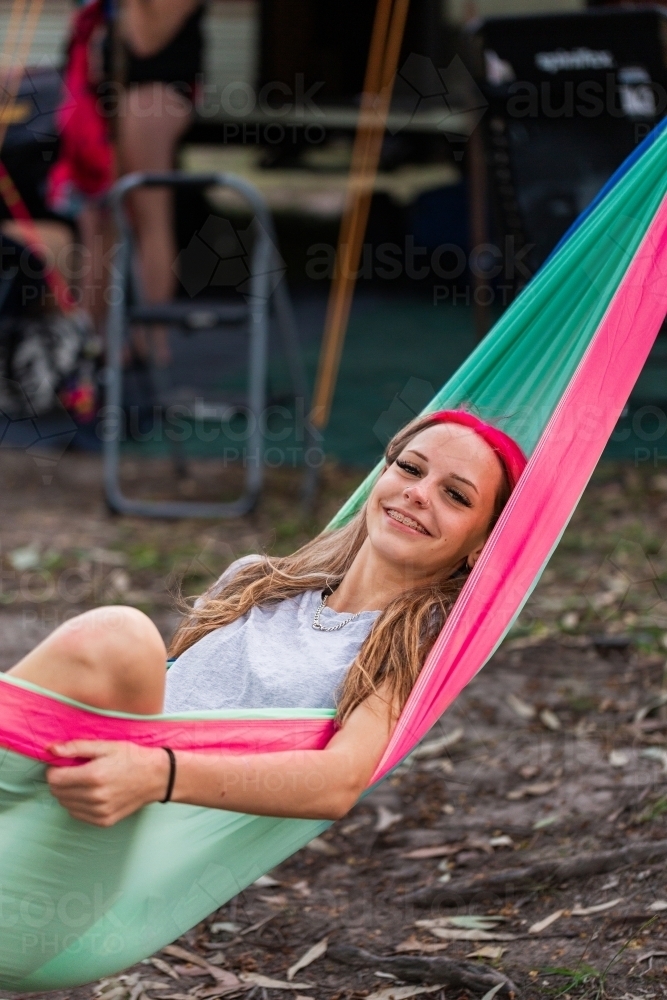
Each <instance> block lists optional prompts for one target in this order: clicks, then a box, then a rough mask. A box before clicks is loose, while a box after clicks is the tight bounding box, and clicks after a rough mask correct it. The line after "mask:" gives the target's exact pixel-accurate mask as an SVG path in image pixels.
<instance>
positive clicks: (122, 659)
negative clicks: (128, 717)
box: [9, 606, 167, 715]
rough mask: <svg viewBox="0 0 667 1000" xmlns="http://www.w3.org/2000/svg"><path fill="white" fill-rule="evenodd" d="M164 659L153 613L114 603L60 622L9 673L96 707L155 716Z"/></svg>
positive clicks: (159, 705)
mask: <svg viewBox="0 0 667 1000" xmlns="http://www.w3.org/2000/svg"><path fill="white" fill-rule="evenodd" d="M166 658H167V653H166V650H165V646H164V642H163V641H162V637H161V636H160V633H159V632H158V630H157V628H156V627H155V625H154V624H153V622H152V621H151V620H150V618H148V617H147V616H146V615H145V614H143V612H141V611H138V610H137V609H136V608H128V607H118V606H110V607H105V608H95V609H94V610H93V611H86V612H84V614H82V615H78V616H77V617H76V618H72V619H70V621H67V622H65V623H64V624H63V625H60V626H59V627H58V628H57V629H56V630H55V632H52V633H51V635H50V636H48V637H47V638H46V639H45V640H44V641H43V642H41V643H40V644H39V646H37V647H36V648H35V649H33V651H32V652H31V653H28V655H27V656H25V657H24V658H23V659H22V660H21V661H20V662H19V663H17V664H16V666H14V667H12V669H11V670H10V671H9V673H10V674H11V675H13V676H14V677H20V678H22V679H23V680H26V681H31V682H32V683H33V684H38V685H39V686H40V687H45V688H47V689H48V690H49V691H55V692H56V693H57V694H62V695H65V696H66V697H67V698H73V699H74V700H75V701H81V702H84V704H86V705H91V706H92V707H94V708H105V709H112V710H115V711H122V712H132V713H136V714H137V715H155V714H157V713H158V712H161V711H162V705H163V702H164V686H165V679H166V669H165V661H166Z"/></svg>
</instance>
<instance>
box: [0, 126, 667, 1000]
mask: <svg viewBox="0 0 667 1000" xmlns="http://www.w3.org/2000/svg"><path fill="white" fill-rule="evenodd" d="M666 192H667V139H666V137H665V135H664V134H662V135H661V136H659V138H657V139H656V141H655V142H654V144H653V145H652V146H650V148H648V149H647V151H646V152H645V153H644V154H643V156H642V157H641V158H640V159H638V161H637V162H636V163H634V164H633V165H632V166H631V168H630V169H629V170H627V172H626V173H625V175H624V176H622V177H621V178H620V179H619V180H618V182H617V183H616V184H615V186H614V187H613V188H612V190H611V191H610V192H609V193H608V195H607V197H606V198H605V199H604V200H603V201H602V202H601V204H599V205H598V206H597V207H596V208H595V210H594V211H593V212H591V213H590V215H589V216H588V218H586V219H585V221H584V222H583V223H582V224H581V226H580V227H579V228H578V229H577V230H576V231H575V232H574V233H573V235H572V236H571V237H570V239H569V240H568V241H567V243H566V244H565V246H564V247H562V248H561V250H560V251H559V252H558V253H557V254H556V256H555V257H554V258H553V259H552V260H551V261H549V262H548V264H547V265H546V266H545V267H544V269H543V270H542V271H541V272H540V273H539V274H538V275H537V276H536V277H535V279H534V280H533V281H532V282H531V284H530V286H529V287H528V288H527V289H526V290H525V291H524V292H523V294H522V295H521V296H520V297H519V299H518V300H517V301H516V302H515V303H514V304H513V305H512V306H511V308H510V309H508V310H507V312H506V313H505V315H504V316H503V317H502V319H501V320H500V322H499V323H498V324H497V325H496V327H495V328H494V330H493V331H492V332H491V333H490V334H489V335H488V336H487V337H486V339H485V340H484V341H483V342H482V343H481V344H480V346H479V347H478V348H477V349H476V350H475V352H474V353H473V354H472V355H471V356H470V357H469V358H468V360H467V361H466V362H465V364H464V365H463V366H462V367H461V369H460V371H459V372H458V373H457V374H456V375H455V376H454V377H453V378H452V379H451V380H450V382H449V383H448V384H447V385H446V386H445V387H444V388H443V389H442V390H441V392H440V393H438V395H437V396H436V398H435V399H434V400H433V402H432V404H431V408H439V407H442V406H448V407H452V406H456V405H458V404H461V403H471V404H473V405H474V406H475V407H477V408H478V409H479V410H480V411H481V413H482V415H483V416H485V417H488V418H489V419H492V420H493V419H496V420H498V421H499V423H500V425H501V426H502V427H503V429H505V430H507V431H508V432H509V433H510V434H512V435H514V436H515V437H516V438H517V440H518V441H519V442H520V443H521V444H522V445H523V447H524V449H525V450H526V451H527V452H529V453H530V452H532V451H533V449H534V448H535V446H536V443H537V442H538V439H539V438H540V435H541V434H542V432H543V431H544V428H545V426H546V425H547V423H548V421H549V419H550V417H551V416H552V414H553V412H554V410H555V408H556V407H557V405H558V403H559V401H560V399H561V397H562V395H563V393H564V392H565V390H566V388H567V386H568V384H569V383H570V380H571V379H572V376H573V373H574V372H575V370H576V369H577V366H578V365H579V363H580V361H581V360H582V358H583V356H584V354H585V352H586V350H587V348H588V347H589V345H590V344H591V342H592V340H593V338H594V337H595V334H596V331H597V330H598V327H599V326H600V323H601V320H602V318H603V316H604V315H605V312H606V310H607V309H608V307H609V306H610V303H611V302H612V300H613V298H614V296H615V293H616V291H617V289H618V287H619V285H620V283H621V281H622V279H623V278H624V276H625V274H626V272H627V271H628V268H629V267H630V265H631V263H632V261H633V258H634V256H635V254H636V252H637V250H638V248H639V246H640V243H641V241H642V240H643V239H644V237H645V235H646V233H647V232H648V231H649V229H650V227H651V224H652V221H653V219H654V217H655V216H656V213H657V212H658V209H659V207H660V205H661V203H662V201H663V198H664V196H665V193H666ZM443 336H446V331H443ZM376 473H377V470H376V472H375V473H373V474H371V475H370V476H369V477H368V479H367V480H366V482H365V483H364V484H363V485H362V486H361V487H360V488H359V489H358V490H357V491H356V493H355V494H354V495H353V496H352V497H351V498H350V500H349V501H348V502H347V503H346V504H345V506H344V507H343V509H342V510H341V511H340V513H339V514H338V515H337V517H336V518H335V519H334V522H333V525H338V524H341V523H342V522H344V521H345V520H346V519H347V518H349V517H350V516H351V515H352V514H353V513H354V512H355V511H356V510H357V509H359V507H360V505H361V504H362V503H363V501H364V499H365V498H366V496H367V495H368V492H369V489H370V488H371V485H372V483H373V481H374V478H375V475H376ZM559 527H563V525H561V526H559ZM537 576H539V571H538V572H537ZM480 666H481V664H480ZM251 714H252V713H246V716H247V715H251ZM256 714H257V713H255V715H256ZM270 714H271V717H272V718H276V719H280V718H286V717H289V713H285V712H281V711H280V710H278V709H277V710H275V711H273V712H271V713H270ZM220 715H221V716H222V713H220ZM309 715H310V716H312V717H318V713H317V712H312V713H309ZM325 715H326V713H320V717H324V716H325ZM191 718H194V719H196V718H198V716H196V715H193V716H191ZM26 725H27V726H29V725H30V719H29V718H28V719H26ZM1 737H2V734H1V732H0V743H1V742H2V738H1ZM328 825H329V824H328V823H326V822H320V821H307V820H288V819H271V818H262V817H255V816H247V815H238V814H234V813H229V812H223V811H217V810H209V809H202V808H195V807H191V806H183V805H168V806H162V805H158V804H156V805H153V806H149V807H147V808H145V809H143V810H142V811H141V812H140V813H138V814H136V815H134V816H132V817H130V818H128V819H127V820H125V821H123V822H122V823H120V824H118V825H117V826H115V827H113V828H111V829H108V830H103V829H98V828H93V827H89V826H86V825H85V824H82V823H78V822H75V821H73V820H71V819H70V818H69V816H68V815H67V814H66V813H65V812H64V811H63V810H62V809H61V808H60V806H59V805H58V804H57V803H56V801H55V800H54V799H53V798H52V797H51V795H50V794H49V792H48V788H47V786H46V784H45V781H44V767H43V765H42V764H41V763H39V762H36V761H35V760H33V759H31V758H30V757H27V756H22V755H21V754H19V753H16V752H13V751H10V750H5V751H0V852H1V853H0V984H1V985H2V986H3V988H5V989H10V990H15V991H39V990H48V989H56V988H63V987H67V986H72V985H76V984H80V983H85V982H89V981H92V980H95V979H98V978H100V977H101V976H105V975H108V974H111V973H113V972H115V971H117V970H119V969H121V968H124V967H127V966H128V965H131V964H132V963H134V962H136V961H137V960H139V959H140V958H143V957H145V956H147V955H150V954H151V953H152V952H154V951H156V950H157V949H159V948H160V947H162V946H163V945H164V944H165V943H167V942H168V941H170V940H173V939H174V938H175V937H177V936H178V935H180V934H181V933H183V932H184V931H185V930H187V929H188V928H190V927H192V926H193V925H194V924H195V923H197V922H198V921H199V920H201V919H202V918H203V917H205V916H206V915H207V914H209V913H210V912H212V911H213V910H214V909H216V908H217V907H218V906H220V905H221V904H222V903H224V902H225V901H226V900H228V899H229V898H231V897H232V896H234V895H235V894H236V893H238V892H239V891H240V890H241V889H243V888H244V887H245V886H247V885H248V884H250V883H251V882H252V881H254V880H255V879H256V878H257V877H258V876H259V875H261V874H262V873H263V872H265V871H267V870H269V869H271V868H272V867H274V866H275V865H276V864H278V863H279V862H280V861H282V860H283V859H284V858H286V857H288V856H289V855H290V854H292V853H293V852H294V851H296V850H298V849H299V848H300V847H302V846H303V845H305V844H306V843H307V842H308V841H309V840H310V839H312V838H313V837H314V836H316V835H317V834H319V833H321V832H322V831H323V830H324V829H326V827H327V826H328Z"/></svg>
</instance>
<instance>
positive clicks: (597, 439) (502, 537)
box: [372, 199, 667, 782]
mask: <svg viewBox="0 0 667 1000" xmlns="http://www.w3.org/2000/svg"><path fill="white" fill-rule="evenodd" d="M666 314H667V199H664V200H663V202H662V204H661V206H660V208H659V209H658V212H657V213H656V216H655V218H654V220H653V222H652V224H651V226H650V228H649V229H648V231H647V233H646V235H645V237H644V239H643V241H642V243H641V246H640V247H639V250H638V251H637V253H636V255H635V258H634V260H633V261H632V263H631V264H630V266H629V268H628V270H627V272H626V274H625V277H624V279H623V281H622V282H621V285H620V286H619V289H618V291H617V293H616V295H615V296H614V298H613V299H612V301H611V303H610V305H609V308H608V309H607V313H606V315H605V316H604V318H603V320H602V322H601V324H600V327H599V329H598V331H597V333H596V335H595V337H594V339H593V340H592V342H591V344H590V346H589V348H588V350H587V351H586V353H585V355H584V357H583V358H582V360H581V362H580V364H579V367H578V369H577V371H576V373H575V375H574V378H573V379H572V381H571V382H570V385H569V387H568V389H567V390H566V392H565V394H564V395H563V397H562V399H561V401H560V403H559V405H558V406H557V408H556V410H555V412H554V414H553V416H552V418H551V420H550V421H549V424H548V425H547V428H546V430H545V432H544V434H543V435H542V437H541V438H540V441H539V443H538V445H537V448H536V449H535V451H534V453H533V455H532V456H531V458H530V460H529V462H528V466H527V468H526V471H525V472H524V473H523V475H522V477H521V479H520V480H519V483H518V485H517V487H516V489H515V490H514V492H513V493H512V496H511V498H510V500H509V503H508V504H507V506H506V507H505V510H504V511H503V513H502V516H501V517H500V519H499V521H498V524H497V525H496V528H495V529H494V531H493V533H492V535H491V537H490V538H489V541H488V542H487V543H486V545H485V546H484V549H483V551H482V555H481V556H480V558H479V559H478V561H477V563H476V564H475V568H474V569H473V571H472V573H471V574H470V576H469V577H468V579H467V581H466V584H465V587H464V588H463V591H462V592H461V594H460V596H459V598H458V600H457V602H456V604H455V606H454V609H453V612H452V614H451V615H450V617H449V619H448V621H447V623H446V625H445V627H444V629H443V630H442V632H441V633H440V636H439V637H438V640H437V642H436V643H435V645H434V647H433V649H432V650H431V654H430V656H429V658H428V660H427V662H426V663H425V665H424V668H423V670H422V672H421V674H420V676H419V679H418V681H417V683H416V684H415V686H414V688H413V690H412V693H411V695H410V698H409V700H408V702H407V704H406V706H405V709H404V710H403V713H402V715H401V718H400V719H399V721H398V724H397V726H396V729H395V730H394V733H393V736H392V738H391V740H390V742H389V745H388V747H387V749H386V751H385V754H384V756H383V757H382V760H381V761H380V763H379V765H378V767H377V770H376V772H375V774H374V775H373V778H372V781H373V782H374V781H378V780H379V779H380V778H381V777H383V776H384V775H385V774H386V773H387V771H390V770H391V768H392V767H394V766H395V765H396V764H397V763H398V762H399V761H400V760H402V758H403V757H405V755H406V754H407V753H409V752H410V750H411V749H412V748H413V747H414V746H415V744H416V743H417V742H418V741H419V740H420V739H422V737H423V736H424V735H425V734H426V733H427V732H428V730H429V729H430V728H431V726H432V725H433V724H434V723H435V722H436V721H437V720H438V718H439V717H440V716H441V715H442V713H443V712H444V711H445V709H446V708H448V706H449V705H451V704H452V702H453V701H454V700H455V698H456V697H457V695H458V694H459V693H460V692H461V691H462V690H463V688H464V687H465V686H466V684H467V683H468V682H469V681H470V680H472V678H473V677H474V676H475V674H476V673H477V671H478V670H480V669H481V667H482V666H483V665H484V663H486V661H487V660H488V658H489V657H490V656H491V655H492V653H493V652H494V650H495V649H496V647H497V646H498V644H499V642H500V641H501V639H502V638H503V636H504V634H505V632H506V631H507V629H508V628H509V626H510V624H511V623H512V621H513V620H514V618H515V617H516V615H517V614H518V613H519V611H520V610H521V608H522V606H523V604H524V603H525V601H526V600H527V598H528V595H529V593H530V590H531V588H532V585H533V581H534V580H535V578H536V576H537V574H538V572H539V571H540V569H541V568H542V567H543V566H544V564H545V563H546V561H547V560H548V558H549V556H550V555H551V553H552V551H553V549H554V548H555V546H556V544H557V542H558V540H559V538H560V536H561V534H562V531H563V526H564V525H565V524H567V521H568V520H569V516H570V511H572V510H573V509H574V507H575V506H576V504H577V502H578V500H579V498H580V496H581V494H582V493H583V491H584V489H585V487H586V483H587V482H588V479H589V478H590V472H589V471H588V470H590V468H591V461H590V458H591V452H595V454H596V458H599V457H600V455H601V454H602V452H603V450H604V447H605V445H606V443H607V441H608V439H609V437H610V435H611V433H612V431H613V429H614V426H615V425H616V422H617V421H618V418H619V417H620V415H621V412H622V410H623V407H624V406H625V403H626V400H627V398H628V396H629V395H630V393H631V391H632V388H633V386H634V384H635V382H636V381H637V378H638V376H639V373H640V372H641V370H642V367H643V366H644V363H645V361H646V358H647V357H648V354H649V351H650V350H651V347H652V345H653V342H654V340H655V338H656V336H657V334H658V331H659V330H660V326H661V325H662V322H663V320H664V318H665V315H666ZM526 525H529V530H526Z"/></svg>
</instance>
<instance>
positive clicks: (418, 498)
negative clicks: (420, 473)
mask: <svg viewBox="0 0 667 1000" xmlns="http://www.w3.org/2000/svg"><path fill="white" fill-rule="evenodd" d="M403 495H404V496H405V497H406V498H407V499H408V500H412V502H413V503H416V504H417V505H418V506H419V507H428V505H429V503H430V502H431V501H430V500H429V496H428V490H427V489H426V488H425V486H424V484H423V483H419V484H415V485H414V486H406V487H405V489H404V491H403Z"/></svg>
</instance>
